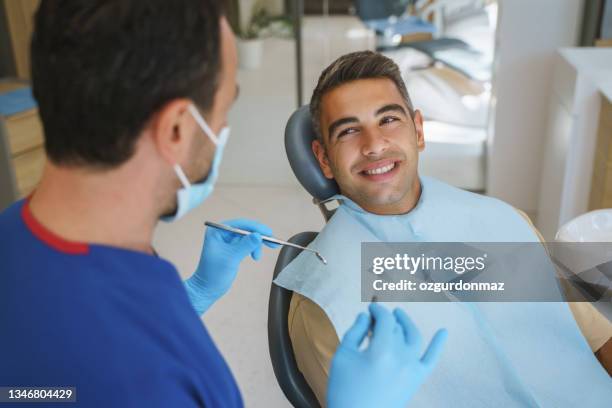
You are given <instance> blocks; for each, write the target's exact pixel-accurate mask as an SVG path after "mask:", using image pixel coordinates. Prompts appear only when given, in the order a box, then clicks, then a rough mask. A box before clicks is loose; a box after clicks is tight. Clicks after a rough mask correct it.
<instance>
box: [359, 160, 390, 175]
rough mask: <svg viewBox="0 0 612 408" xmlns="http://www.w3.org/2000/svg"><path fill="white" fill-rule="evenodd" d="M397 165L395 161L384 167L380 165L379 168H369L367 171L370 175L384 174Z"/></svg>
mask: <svg viewBox="0 0 612 408" xmlns="http://www.w3.org/2000/svg"><path fill="white" fill-rule="evenodd" d="M394 167H395V163H391V164H389V165H387V166H384V167H379V168H377V169H372V170H367V171H366V172H365V173H366V174H368V175H373V174H384V173H386V172H388V171H391V170H393V168H394Z"/></svg>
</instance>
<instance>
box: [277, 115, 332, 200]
mask: <svg viewBox="0 0 612 408" xmlns="http://www.w3.org/2000/svg"><path fill="white" fill-rule="evenodd" d="M315 138H316V134H315V130H314V128H313V127H312V122H311V121H310V111H309V107H308V105H304V106H302V107H301V108H299V109H298V110H296V111H295V112H293V114H292V115H291V117H290V118H289V121H288V122H287V127H286V128H285V151H286V152H287V158H288V159H289V164H290V165H291V170H293V174H295V177H297V179H298V180H299V182H300V183H301V184H302V186H303V187H304V188H305V189H306V191H308V192H309V193H310V195H312V196H313V197H314V198H316V199H318V200H325V199H327V198H329V197H331V196H333V195H334V194H337V193H338V191H339V190H338V185H337V184H336V182H335V181H334V180H330V179H328V178H326V177H325V176H324V175H323V172H321V168H320V167H319V162H318V161H317V158H316V157H315V155H314V153H313V152H312V141H313V140H315Z"/></svg>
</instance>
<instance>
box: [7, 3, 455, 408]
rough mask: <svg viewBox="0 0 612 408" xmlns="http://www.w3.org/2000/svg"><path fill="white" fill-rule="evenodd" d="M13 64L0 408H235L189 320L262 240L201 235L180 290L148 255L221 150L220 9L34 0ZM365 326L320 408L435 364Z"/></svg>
mask: <svg viewBox="0 0 612 408" xmlns="http://www.w3.org/2000/svg"><path fill="white" fill-rule="evenodd" d="M31 57H32V58H31V61H32V85H33V92H34V96H35V98H36V100H37V102H38V105H39V112H40V116H41V119H42V124H43V128H44V134H45V151H46V155H47V163H46V166H45V169H44V173H43V176H42V180H41V182H40V184H39V185H38V187H37V188H36V190H35V191H34V192H33V193H32V194H31V195H30V196H29V197H28V198H26V199H25V200H21V201H18V202H17V203H15V204H13V205H12V206H11V207H9V208H8V209H6V210H5V211H4V212H2V213H1V214H0V260H1V264H0V265H1V266H0V327H1V328H2V332H1V334H0V407H4V406H12V405H13V404H14V406H23V404H21V402H25V401H30V402H32V401H37V402H38V404H36V405H37V406H41V407H43V406H57V401H62V398H64V397H63V396H65V395H67V390H66V387H72V388H71V389H70V390H71V393H70V394H71V396H70V397H69V398H73V399H74V401H75V404H74V405H72V404H71V405H70V406H83V407H118V406H121V407H198V406H199V407H201V406H206V407H239V406H242V398H241V396H240V392H239V390H238V387H237V385H236V383H235V381H234V379H233V377H232V374H231V372H230V370H229V368H228V367H227V365H226V363H225V361H224V360H223V358H222V356H221V355H220V353H219V351H218V350H217V348H216V346H215V345H214V343H213V341H212V339H211V337H210V336H209V335H208V333H207V331H206V329H205V328H204V327H203V325H202V322H201V320H200V315H201V314H202V313H204V312H206V310H207V309H208V308H209V307H210V306H211V305H212V304H213V303H214V302H215V301H216V300H217V299H219V298H220V297H221V296H223V295H224V294H225V293H226V291H227V290H228V289H229V287H230V286H231V284H232V282H233V280H234V278H235V276H236V273H237V271H238V266H239V264H240V262H241V261H242V259H244V258H245V257H247V256H249V255H250V256H252V257H253V258H254V259H258V258H259V256H260V254H261V251H262V240H261V235H262V234H271V233H272V231H270V229H269V228H268V227H266V226H264V225H261V224H259V223H256V222H254V221H249V220H244V219H239V220H233V221H228V222H227V224H229V225H232V226H235V227H239V228H243V229H247V230H250V231H252V234H250V235H247V236H237V235H233V234H231V233H227V232H224V231H219V230H216V229H208V230H207V232H206V235H205V239H204V248H203V251H202V255H201V259H200V262H199V265H198V268H197V270H196V271H195V273H194V274H193V276H192V277H191V278H190V279H188V280H187V281H186V282H182V281H181V280H180V278H179V275H178V273H177V271H176V269H175V268H174V267H173V266H172V265H171V264H170V263H169V262H167V261H165V260H163V259H161V258H159V257H157V256H155V255H154V251H153V249H152V247H151V241H152V236H153V230H154V228H155V225H156V223H157V222H158V220H159V219H160V218H161V219H163V220H165V221H173V220H175V219H177V218H180V217H181V216H183V215H185V214H186V213H187V212H188V211H189V210H191V209H193V208H194V207H196V206H198V205H199V204H201V203H202V201H204V200H205V199H206V197H207V196H209V195H210V194H211V192H212V191H213V185H214V183H215V180H216V178H217V175H218V171H219V163H220V161H221V157H222V154H223V148H224V146H225V144H226V142H227V140H228V135H229V128H228V127H227V113H228V111H229V109H230V107H231V105H232V102H233V101H234V100H235V99H236V97H237V94H238V87H237V84H236V65H237V57H236V49H235V41H234V37H233V34H232V33H231V30H230V28H229V26H228V24H227V22H226V20H225V18H224V17H223V14H222V10H221V8H220V5H219V4H218V3H217V2H216V1H214V0H175V1H172V2H170V1H167V0H149V1H146V2H145V1H140V0H104V1H103V0H88V1H82V0H42V1H41V3H40V7H39V9H38V11H37V13H36V16H35V30H34V35H33V39H32V43H31ZM281 119H282V118H279V120H281ZM252 137H257V135H252ZM179 238H180V237H179ZM194 310H195V311H196V313H194ZM369 312H370V313H369V314H361V315H359V316H357V318H356V320H355V323H354V325H353V326H352V327H351V329H350V330H349V331H348V332H347V333H346V335H345V336H344V339H343V341H342V342H341V344H340V345H339V347H338V350H337V352H336V354H335V357H334V359H333V361H332V367H331V374H330V380H329V392H328V394H329V397H328V405H329V406H330V407H378V406H384V407H404V406H405V405H406V403H407V402H408V401H409V399H410V398H411V396H412V395H413V394H414V393H415V392H416V390H417V388H418V387H419V385H420V384H421V383H422V382H423V381H424V380H425V378H426V376H427V375H428V373H429V372H430V371H431V370H432V368H433V367H434V365H435V362H436V360H437V358H438V357H439V355H440V351H441V349H442V345H443V343H444V340H445V337H446V332H445V331H444V330H443V331H440V332H439V333H438V335H436V336H434V339H433V340H432V342H431V344H430V345H429V346H428V347H427V349H426V350H425V351H424V352H423V350H422V340H421V337H420V335H419V332H418V329H417V328H416V327H415V326H414V325H413V324H412V322H411V321H410V320H409V318H408V316H406V315H405V314H404V313H403V312H401V311H398V310H395V311H393V312H389V311H388V310H387V309H385V308H384V307H382V306H379V305H377V304H373V305H371V306H370V309H369ZM236 329H237V330H236V331H237V332H240V329H239V328H236ZM368 333H370V335H369V334H368ZM244 336H245V338H248V336H249V334H248V333H244ZM58 388H59V389H63V390H64V393H59V392H56V393H53V391H54V390H55V391H58ZM41 389H42V391H41ZM36 390H38V392H34V391H36ZM49 391H50V392H49ZM66 400H67V399H66ZM5 404H6V405H5ZM47 404H49V405H47Z"/></svg>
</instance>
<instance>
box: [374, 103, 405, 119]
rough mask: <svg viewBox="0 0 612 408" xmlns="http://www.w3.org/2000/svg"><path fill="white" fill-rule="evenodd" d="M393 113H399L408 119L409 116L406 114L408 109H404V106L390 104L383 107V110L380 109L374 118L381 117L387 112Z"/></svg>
mask: <svg viewBox="0 0 612 408" xmlns="http://www.w3.org/2000/svg"><path fill="white" fill-rule="evenodd" d="M391 111H398V112H401V113H403V114H404V116H406V117H408V115H407V114H406V109H404V107H403V106H402V105H398V104H397V103H390V104H388V105H385V106H383V107H382V108H380V109H378V110H377V111H376V113H375V114H374V116H378V115H381V114H383V113H385V112H391Z"/></svg>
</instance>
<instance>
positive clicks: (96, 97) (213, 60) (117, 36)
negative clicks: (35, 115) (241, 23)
mask: <svg viewBox="0 0 612 408" xmlns="http://www.w3.org/2000/svg"><path fill="white" fill-rule="evenodd" d="M221 13H222V10H221V6H220V4H219V3H218V2H217V1H215V0H172V1H168V0H146V1H143V0H87V1H84V0H42V1H41V4H40V7H39V8H38V11H37V12H36V15H35V22H34V25H35V27H34V34H33V37H32V43H31V56H32V85H33V93H34V96H35V98H36V100H37V102H38V107H39V112H40V116H41V118H42V122H43V127H44V132H45V149H46V152H47V155H48V157H49V159H50V160H51V161H52V162H54V163H56V164H64V165H87V166H93V167H101V168H110V167H115V166H118V165H120V164H121V163H123V162H125V161H127V160H128V159H129V158H130V157H131V156H132V155H133V153H134V146H135V142H136V140H137V138H138V136H139V134H140V132H141V130H142V128H143V127H144V126H145V124H146V123H147V121H148V120H149V119H150V118H151V116H152V115H153V114H154V113H155V112H156V111H157V110H159V109H160V108H161V107H162V106H163V105H164V104H166V103H167V102H169V101H170V100H172V99H175V98H189V99H192V100H193V101H194V102H195V103H196V104H197V105H198V106H199V107H200V108H201V109H203V110H204V111H206V110H208V109H210V108H211V105H212V102H213V97H214V94H215V90H216V84H217V76H218V72H219V70H220V32H219V30H220V21H219V20H220V18H221Z"/></svg>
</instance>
